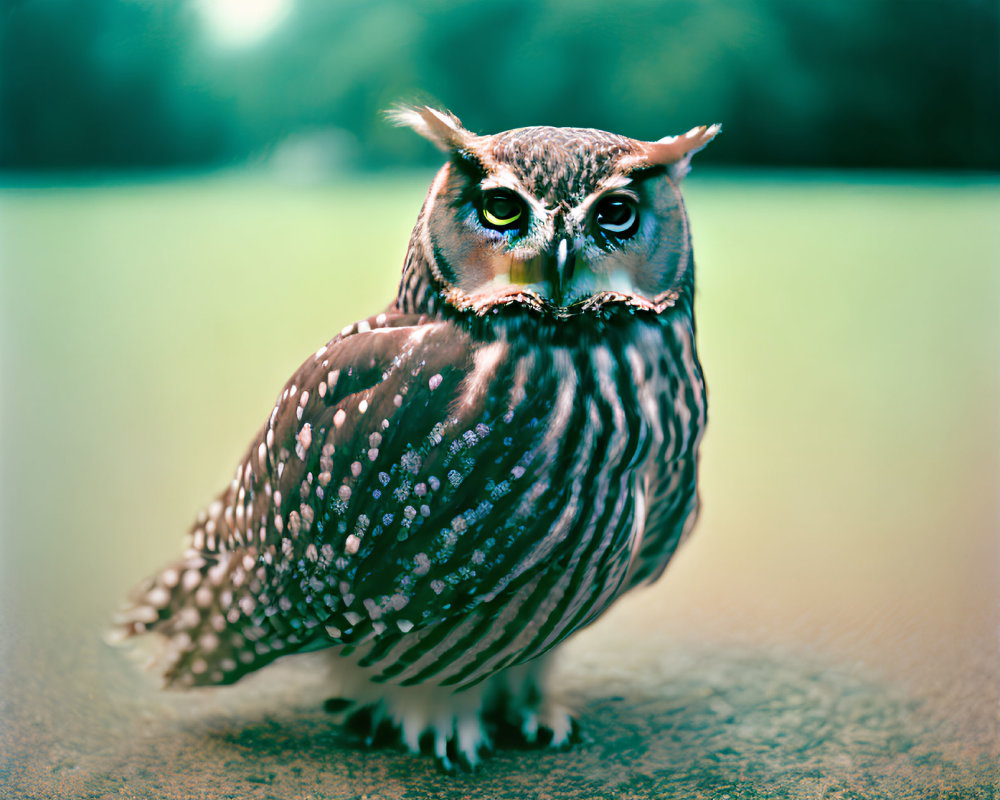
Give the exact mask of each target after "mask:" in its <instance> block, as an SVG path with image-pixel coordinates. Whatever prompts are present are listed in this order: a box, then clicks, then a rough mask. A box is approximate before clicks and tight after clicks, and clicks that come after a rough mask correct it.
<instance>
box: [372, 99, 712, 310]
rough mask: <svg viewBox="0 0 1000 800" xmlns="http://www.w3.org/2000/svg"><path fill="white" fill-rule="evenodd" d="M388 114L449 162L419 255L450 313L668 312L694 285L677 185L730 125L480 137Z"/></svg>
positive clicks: (450, 121)
mask: <svg viewBox="0 0 1000 800" xmlns="http://www.w3.org/2000/svg"><path fill="white" fill-rule="evenodd" d="M390 117H391V119H392V120H393V121H394V122H395V123H396V124H399V125H406V126H409V127H411V128H413V129H414V130H415V131H416V132H417V133H419V134H421V135H422V136H424V137H426V138H427V139H429V140H430V141H432V142H433V143H434V144H435V145H437V146H438V147H439V148H440V149H441V150H442V151H444V152H445V154H446V155H447V156H448V161H447V163H446V164H445V165H444V166H443V167H442V168H441V170H440V171H439V172H438V174H437V176H436V177H435V179H434V182H433V184H432V185H431V188H430V191H429V193H428V196H427V200H426V202H425V204H424V208H423V210H422V212H421V214H420V218H419V219H418V221H417V226H416V228H415V230H414V235H413V240H412V241H411V251H412V250H413V249H414V248H416V249H417V250H418V251H419V253H420V260H421V261H422V262H424V263H425V264H426V267H427V270H428V271H429V273H430V276H431V280H433V281H434V282H435V283H436V286H435V287H434V288H435V293H436V294H437V295H438V296H440V297H442V298H443V299H444V301H445V302H446V303H447V304H449V305H451V306H452V307H454V308H456V309H459V310H461V311H471V312H474V313H477V314H486V313H488V312H490V311H494V310H497V309H500V308H502V307H504V306H511V305H519V306H525V307H528V308H530V309H533V310H535V311H538V312H541V313H543V314H546V315H551V316H554V317H556V318H560V319H567V318H570V317H574V316H578V315H581V314H587V313H593V312H597V311H601V310H603V309H607V308H608V307H612V306H624V307H628V308H630V309H633V310H643V311H647V312H652V313H661V312H663V311H664V310H666V309H667V308H670V307H672V306H673V305H674V304H675V303H676V302H677V300H678V298H679V297H680V296H681V294H682V292H683V291H684V290H685V287H688V286H690V283H691V269H692V267H691V239H690V234H689V231H688V221H687V214H686V213H685V210H684V203H683V201H682V199H681V194H680V190H679V188H678V186H679V183H680V181H681V178H683V177H684V175H685V174H686V173H687V171H688V168H689V162H690V160H691V156H692V155H693V154H694V153H696V152H697V151H698V150H700V149H701V148H703V147H704V146H705V145H707V144H708V143H709V142H710V141H711V140H712V139H713V138H714V137H715V135H716V134H717V133H718V132H719V131H720V130H721V127H720V126H719V125H711V126H708V127H699V128H693V129H692V130H690V131H688V132H687V133H685V134H682V135H680V136H668V137H666V138H664V139H660V140H659V141H656V142H644V141H639V140H636V139H629V138H627V137H625V136H619V135H617V134H613V133H606V132H604V131H599V130H591V129H588V128H552V127H532V128H517V129H515V130H510V131H504V132H502V133H497V134H493V135H490V136H479V135H476V134H474V133H472V132H470V131H468V130H466V129H465V128H464V127H463V126H462V124H461V122H460V121H459V120H458V118H457V117H455V116H454V115H453V114H451V113H449V112H446V111H438V110H436V109H433V108H430V107H426V106H425V107H422V108H409V107H406V108H399V109H396V110H394V111H392V112H390ZM411 256H412V252H411ZM405 280H406V278H405V276H404V283H405Z"/></svg>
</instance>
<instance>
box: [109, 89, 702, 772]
mask: <svg viewBox="0 0 1000 800" xmlns="http://www.w3.org/2000/svg"><path fill="white" fill-rule="evenodd" d="M392 118H393V120H394V121H395V122H396V123H397V124H401V125H404V126H409V127H411V128H413V129H414V130H415V131H416V132H417V133H419V134H421V135H422V136H424V137H426V138H427V139H429V140H431V141H432V142H433V143H434V144H435V145H437V146H438V147H439V148H440V149H441V150H442V151H443V152H444V154H445V155H446V163H445V164H444V166H443V167H441V169H440V171H439V172H438V173H437V175H436V177H435V178H434V181H433V183H432V184H431V187H430V190H429V192H428V194H427V198H426V200H425V202H424V205H423V208H422V210H421V212H420V214H419V216H418V218H417V222H416V226H415V227H414V229H413V234H412V237H411V239H410V243H409V248H408V251H407V254H406V259H405V262H404V265H403V271H402V278H401V281H400V284H399V290H398V294H397V296H396V298H395V300H393V301H392V302H391V303H390V304H389V306H388V307H387V308H386V309H385V310H384V311H383V312H381V313H379V314H376V315H374V316H371V317H369V318H367V319H363V320H361V321H360V322H356V323H354V324H351V325H348V326H347V327H345V328H344V329H343V330H342V331H341V332H340V333H339V334H338V335H337V336H335V337H334V338H333V339H331V340H330V341H329V342H327V343H326V344H325V345H323V346H322V347H320V348H319V349H318V350H316V352H315V353H313V354H311V355H310V356H309V357H308V358H306V360H305V363H303V364H302V366H301V367H299V369H298V370H297V371H296V372H295V373H294V374H293V375H292V377H291V378H290V379H289V380H288V382H287V383H286V384H285V386H284V388H283V390H282V391H281V394H280V396H279V397H278V399H277V402H276V403H275V405H274V408H273V409H272V410H271V413H270V415H269V416H268V417H267V419H266V421H265V422H264V425H263V427H262V428H261V429H260V431H259V432H258V434H257V436H256V437H255V438H254V440H253V441H252V443H251V444H250V448H249V449H248V451H247V452H246V455H245V456H244V457H243V459H242V460H241V461H240V462H239V465H238V466H237V467H236V471H235V474H234V475H233V478H232V481H231V483H230V484H229V485H228V486H226V487H225V489H224V490H223V491H222V493H221V494H219V495H218V496H217V498H216V499H215V501H214V502H212V503H211V504H210V505H209V506H208V507H207V508H206V509H205V510H204V511H202V512H201V513H200V514H199V515H198V517H197V519H196V521H195V523H194V525H193V527H192V529H191V531H190V535H189V539H188V549H187V550H186V552H184V554H183V555H182V556H181V558H180V559H179V560H178V561H176V562H175V563H173V564H171V565H169V566H167V567H166V568H165V569H163V570H161V571H160V572H159V573H158V574H157V575H156V576H155V577H153V578H152V579H150V580H148V581H147V582H146V583H145V584H143V585H142V586H140V587H139V588H138V589H137V590H136V592H135V593H134V595H133V600H132V603H131V605H129V606H127V607H126V608H125V609H124V610H123V612H122V614H121V615H120V617H119V619H118V626H117V631H118V632H119V634H120V636H121V637H123V638H128V637H132V636H135V635H137V634H143V633H153V634H156V635H157V637H156V640H157V641H158V642H159V648H158V650H159V655H158V662H157V663H158V665H159V669H160V671H161V672H162V675H163V677H164V679H165V683H166V684H167V685H174V686H180V687H198V686H214V685H220V684H231V683H233V682H235V681H237V680H239V679H240V678H241V677H243V676H244V675H246V674H247V673H249V672H252V671H254V670H257V669H260V668H261V667H263V666H265V665H266V664H269V663H271V662H272V661H274V660H275V659H277V658H279V657H282V656H286V655H291V654H294V653H303V652H306V651H313V650H319V649H324V650H327V651H329V653H330V654H331V656H332V658H331V661H332V662H333V664H334V674H335V676H336V678H337V681H338V690H339V693H340V696H341V697H342V698H343V699H342V701H340V702H339V703H338V705H343V706H348V705H350V708H351V709H353V710H354V718H353V719H354V722H355V723H356V724H357V723H358V721H359V720H360V721H361V723H360V724H362V725H364V726H365V728H364V733H365V734H366V735H365V737H364V738H365V739H366V741H369V742H370V741H371V740H372V737H373V736H374V733H375V731H376V730H380V731H385V730H386V729H387V728H388V730H390V731H395V734H396V735H397V736H398V737H399V739H400V741H401V742H402V743H403V744H404V745H405V746H406V747H407V748H408V749H409V750H411V751H413V752H419V751H420V750H421V747H423V748H424V749H425V750H430V751H431V752H432V753H433V755H434V756H435V757H436V759H437V760H438V762H439V763H440V764H441V766H443V767H444V768H445V769H451V768H454V767H455V766H458V765H464V766H474V765H476V764H477V763H478V762H479V761H480V758H481V756H482V755H483V754H484V753H485V752H487V751H488V750H489V749H490V748H491V746H492V743H493V741H494V739H495V735H496V733H497V731H498V730H503V731H507V732H509V731H511V730H514V731H516V732H517V733H518V735H519V736H520V737H523V739H524V740H526V741H528V742H534V741H544V742H545V743H548V744H551V745H554V746H562V745H565V744H566V743H567V742H568V741H569V740H570V738H571V733H572V730H573V726H574V722H573V719H572V716H571V714H570V712H569V711H568V709H567V708H566V707H564V706H563V705H562V704H560V702H559V701H558V700H557V699H556V698H555V697H554V696H552V695H550V694H548V693H547V692H546V685H545V677H546V663H547V661H548V657H549V656H550V654H551V653H552V652H553V651H554V649H555V648H556V647H557V646H558V645H559V644H560V643H561V642H563V641H564V640H565V639H566V638H567V637H568V636H570V635H572V634H573V633H575V632H576V631H578V630H580V629H582V628H584V627H585V626H587V625H589V624H590V623H591V622H593V621H594V620H596V619H597V618H598V617H599V616H600V615H601V614H602V613H603V612H604V611H605V610H606V609H607V608H608V607H610V606H611V604H612V603H614V602H615V600H617V599H618V598H619V597H621V596H622V595H623V594H625V593H626V592H627V591H629V590H630V589H632V588H634V587H637V586H640V585H641V584H644V583H648V582H650V581H653V580H655V579H656V578H657V577H658V576H659V575H660V573H661V572H662V571H663V570H664V568H665V566H666V565H667V562H668V561H669V560H670V558H671V556H672V555H673V553H674V551H675V550H676V548H677V546H678V544H679V543H680V542H681V541H682V540H683V539H684V537H685V536H686V534H687V533H688V532H689V531H690V530H691V527H692V525H693V524H694V521H695V517H696V514H697V509H698V493H697V467H698V445H699V441H700V438H701V434H702V430H703V428H704V425H705V419H706V403H705V385H704V382H703V379H702V372H701V367H700V365H699V361H698V357H697V354H696V350H695V338H694V337H695V326H694V316H693V309H692V300H693V291H694V271H693V270H694V266H693V261H692V254H691V238H690V233H689V229H688V218H687V215H686V212H685V208H684V204H683V201H682V199H681V194H680V191H679V189H678V185H679V183H680V181H681V178H682V177H683V176H684V175H685V173H686V172H687V171H688V165H689V161H690V159H691V156H692V154H694V153H695V152H696V151H698V150H700V149H701V148H702V147H704V146H705V145H706V144H708V142H709V141H710V140H711V139H712V138H713V137H714V136H715V135H716V134H717V133H718V131H719V130H720V128H719V126H718V125H712V126H710V127H699V128H695V129H693V130H691V131H689V132H688V133H686V134H683V135H681V136H672V137H667V138H664V139H661V140H659V141H656V142H646V141H639V140H635V139H629V138H627V137H625V136H620V135H616V134H612V133H606V132H603V131H598V130H590V129H581V128H554V127H530V128H519V129H516V130H510V131H505V132H502V133H497V134H494V135H476V134H474V133H472V132H470V131H469V130H467V129H466V128H464V127H463V126H462V124H461V122H460V121H459V120H458V118H457V117H455V116H454V115H452V114H451V113H448V112H445V111H439V110H436V109H433V108H429V107H422V108H413V107H406V108H400V109H397V110H396V111H395V112H394V113H392Z"/></svg>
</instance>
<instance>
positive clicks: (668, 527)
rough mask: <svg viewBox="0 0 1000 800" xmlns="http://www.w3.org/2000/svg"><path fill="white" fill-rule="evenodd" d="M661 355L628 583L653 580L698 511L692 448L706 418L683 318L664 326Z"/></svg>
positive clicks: (701, 387) (701, 386)
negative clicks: (640, 522) (642, 507)
mask: <svg viewBox="0 0 1000 800" xmlns="http://www.w3.org/2000/svg"><path fill="white" fill-rule="evenodd" d="M664 336H665V338H664V344H663V347H662V352H663V354H664V357H661V358H660V359H659V362H658V363H657V364H656V365H655V368H654V375H653V383H652V385H653V386H656V387H657V389H656V391H655V393H654V394H655V397H654V398H653V399H652V400H651V402H654V403H656V405H657V406H658V408H657V413H655V414H651V415H650V418H651V419H655V420H657V425H658V427H659V430H658V431H657V432H656V436H655V442H654V444H653V448H652V456H651V467H650V469H649V472H648V475H647V480H646V519H645V524H644V527H643V532H642V537H641V540H640V542H639V548H638V552H637V554H636V558H635V562H634V564H633V567H632V571H631V573H630V575H629V579H628V580H629V587H630V588H631V587H634V586H638V585H640V584H642V583H649V582H652V581H655V580H656V579H657V578H658V577H659V576H660V575H661V574H662V573H663V570H664V569H666V566H667V563H668V562H669V561H670V559H671V558H672V557H673V554H674V552H675V551H676V550H677V548H678V546H679V545H680V543H681V542H682V541H683V540H684V537H685V536H686V535H687V534H688V533H689V532H690V531H691V529H692V528H693V527H694V523H695V520H696V518H697V515H698V447H699V444H700V442H701V436H702V432H703V430H704V427H705V420H706V394H705V381H704V378H703V376H702V372H701V365H700V364H699V362H698V358H697V355H696V353H695V349H694V330H693V328H692V327H691V326H690V325H689V324H687V323H685V324H681V325H675V326H673V327H671V328H668V329H665V330H664Z"/></svg>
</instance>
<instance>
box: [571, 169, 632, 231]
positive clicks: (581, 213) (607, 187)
mask: <svg viewBox="0 0 1000 800" xmlns="http://www.w3.org/2000/svg"><path fill="white" fill-rule="evenodd" d="M620 178H624V180H620ZM632 183H633V181H632V180H631V178H627V177H625V176H616V177H615V178H614V179H612V180H609V181H607V182H606V183H605V184H604V185H603V186H601V187H600V188H599V189H596V190H595V191H593V192H591V193H590V194H588V195H587V196H586V197H585V198H583V200H582V201H580V202H579V203H577V204H576V205H575V206H573V208H572V209H571V210H570V213H571V214H572V215H573V217H574V218H576V219H577V220H580V221H582V220H584V219H585V218H586V216H587V214H588V213H589V211H590V208H591V206H593V205H594V203H596V202H597V201H598V200H600V199H601V198H602V197H605V196H606V195H609V194H621V195H625V196H626V197H631V198H632V199H633V200H635V202H637V203H638V202H639V200H640V199H641V198H640V197H639V193H638V192H637V191H635V190H634V189H632V188H630V187H631V184H632Z"/></svg>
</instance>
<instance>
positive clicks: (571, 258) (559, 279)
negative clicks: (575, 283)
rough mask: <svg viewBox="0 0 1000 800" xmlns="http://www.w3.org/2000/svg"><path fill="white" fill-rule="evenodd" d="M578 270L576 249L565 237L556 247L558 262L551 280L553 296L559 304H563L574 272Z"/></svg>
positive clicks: (556, 261)
mask: <svg viewBox="0 0 1000 800" xmlns="http://www.w3.org/2000/svg"><path fill="white" fill-rule="evenodd" d="M575 269H576V248H575V247H574V246H573V242H572V240H571V239H568V238H566V237H563V238H562V239H560V240H559V245H558V246H557V247H556V260H555V270H554V274H553V275H552V276H551V278H550V280H551V283H552V288H553V290H554V291H553V294H554V295H555V297H556V299H557V300H558V302H559V303H562V300H563V296H564V294H565V293H566V289H567V288H568V287H569V283H570V281H572V280H573V271H574V270H575Z"/></svg>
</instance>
